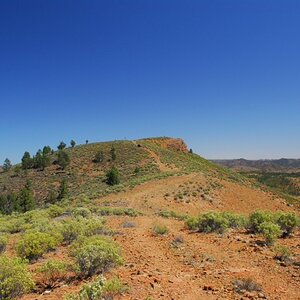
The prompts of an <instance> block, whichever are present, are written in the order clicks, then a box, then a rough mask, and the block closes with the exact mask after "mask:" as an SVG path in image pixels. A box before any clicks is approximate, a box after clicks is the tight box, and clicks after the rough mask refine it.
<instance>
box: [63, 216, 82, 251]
mask: <svg viewBox="0 0 300 300" xmlns="http://www.w3.org/2000/svg"><path fill="white" fill-rule="evenodd" d="M60 233H61V234H62V236H63V241H64V243H65V244H67V245H69V244H71V243H72V242H73V241H75V240H76V239H77V238H78V237H79V236H80V235H81V234H82V226H81V224H80V223H79V222H78V221H77V220H73V219H69V220H63V221H62V222H61V226H60Z"/></svg>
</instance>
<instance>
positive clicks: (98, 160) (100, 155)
mask: <svg viewBox="0 0 300 300" xmlns="http://www.w3.org/2000/svg"><path fill="white" fill-rule="evenodd" d="M93 161H94V162H95V163H101V162H103V161H104V154H103V151H101V150H99V151H98V152H97V153H96V154H95V157H94V160H93Z"/></svg>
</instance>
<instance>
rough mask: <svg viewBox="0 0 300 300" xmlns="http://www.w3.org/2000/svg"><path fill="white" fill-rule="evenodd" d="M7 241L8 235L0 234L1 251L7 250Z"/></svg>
mask: <svg viewBox="0 0 300 300" xmlns="http://www.w3.org/2000/svg"><path fill="white" fill-rule="evenodd" d="M7 242H8V236H7V235H0V253H2V252H4V251H5V249H6V245H7Z"/></svg>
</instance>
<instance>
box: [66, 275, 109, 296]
mask: <svg viewBox="0 0 300 300" xmlns="http://www.w3.org/2000/svg"><path fill="white" fill-rule="evenodd" d="M105 282H106V280H105V278H104V277H102V276H100V277H98V278H97V279H96V280H95V281H94V282H92V283H90V284H87V285H85V286H83V287H82V288H81V289H80V291H79V294H78V295H76V294H70V295H67V296H66V297H65V300H97V299H102V296H103V290H104V285H105Z"/></svg>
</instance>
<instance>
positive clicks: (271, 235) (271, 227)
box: [259, 222, 282, 245]
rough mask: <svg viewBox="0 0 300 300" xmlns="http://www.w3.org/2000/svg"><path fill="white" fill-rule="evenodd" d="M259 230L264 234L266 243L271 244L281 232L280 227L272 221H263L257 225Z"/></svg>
mask: <svg viewBox="0 0 300 300" xmlns="http://www.w3.org/2000/svg"><path fill="white" fill-rule="evenodd" d="M259 232H260V233H261V234H262V235H263V236H264V238H265V240H266V243H267V245H273V244H274V242H275V241H276V240H277V238H279V237H280V235H281V234H282V231H281V229H280V227H279V226H278V225H277V224H274V223H272V222H263V223H262V224H261V225H260V226H259Z"/></svg>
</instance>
